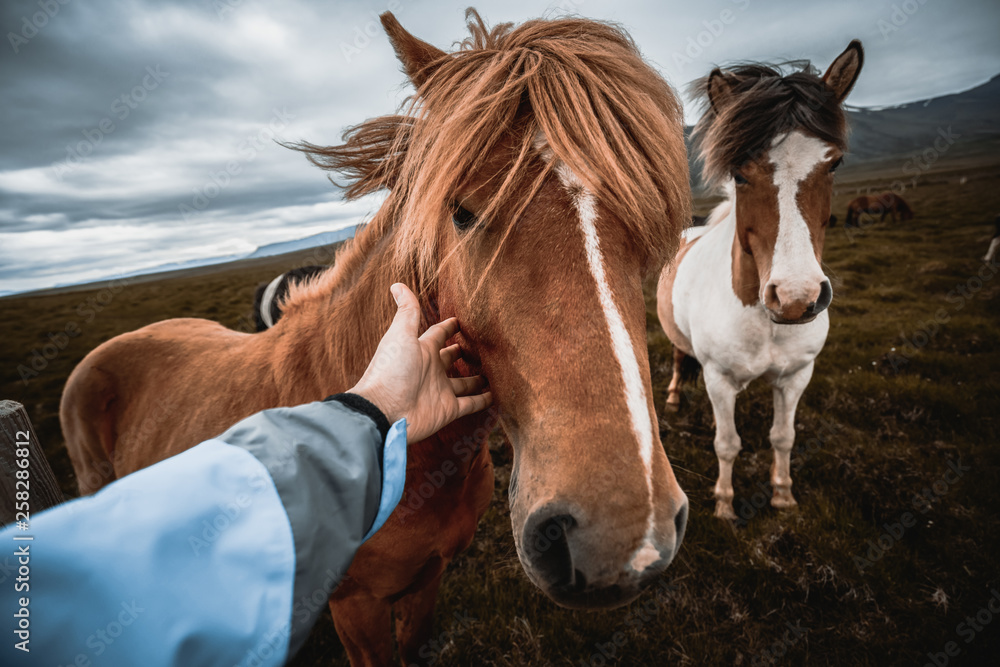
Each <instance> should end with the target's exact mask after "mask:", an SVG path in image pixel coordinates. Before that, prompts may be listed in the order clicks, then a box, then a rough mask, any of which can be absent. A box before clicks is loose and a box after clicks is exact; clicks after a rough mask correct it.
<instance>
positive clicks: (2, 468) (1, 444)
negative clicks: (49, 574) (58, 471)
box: [0, 401, 63, 525]
mask: <svg viewBox="0 0 1000 667" xmlns="http://www.w3.org/2000/svg"><path fill="white" fill-rule="evenodd" d="M17 450H21V451H20V452H18V451H17ZM18 454H27V456H18ZM19 460H27V467H22V466H21V465H18V461H19ZM19 470H27V471H28V472H27V475H25V474H23V473H22V475H21V476H22V477H25V479H23V480H19V479H18V477H17V472H18V471H19ZM19 481H23V482H28V484H27V489H26V488H25V484H21V485H20V486H18V485H17V483H18V482H19ZM24 491H27V492H28V495H27V496H26V497H27V501H26V502H27V507H28V509H29V512H30V514H31V515H35V514H38V513H40V512H41V511H42V510H46V509H48V508H49V507H52V506H53V505H58V504H59V503H61V502H62V501H63V494H62V491H60V490H59V484H58V483H57V482H56V476H55V475H54V474H53V473H52V468H51V467H49V462H48V461H47V460H46V458H45V452H43V451H42V445H41V443H40V442H38V437H37V436H36V435H35V429H34V428H32V426H31V422H30V421H29V420H28V413H27V412H25V410H24V406H23V405H21V404H20V403H18V402H16V401H0V524H2V525H6V524H8V523H13V522H14V520H15V516H16V515H17V512H18V511H20V510H18V509H17V503H18V502H25V501H24V500H21V501H18V500H17V493H19V492H21V493H23V492H24ZM24 497H25V496H22V498H24ZM22 507H24V506H22Z"/></svg>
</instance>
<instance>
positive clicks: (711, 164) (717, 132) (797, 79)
mask: <svg viewBox="0 0 1000 667" xmlns="http://www.w3.org/2000/svg"><path fill="white" fill-rule="evenodd" d="M785 69H791V71H790V72H789V73H787V74H786V73H785V72H784V70H783V68H782V66H777V65H768V64H764V63H743V64H738V65H735V66H733V67H729V68H726V69H725V72H726V74H727V78H728V79H729V81H731V82H732V89H731V91H730V94H729V96H728V98H727V99H728V102H727V103H723V104H722V105H721V108H716V107H715V106H714V105H712V104H710V103H708V81H709V78H710V77H705V78H702V79H699V80H697V81H695V82H693V83H692V85H691V92H692V94H693V95H694V97H695V98H696V99H700V100H702V101H703V102H705V103H706V107H707V108H706V111H705V113H704V115H702V117H701V119H700V120H699V121H698V123H697V124H696V125H695V129H694V134H693V138H694V141H695V146H696V148H697V150H698V155H699V159H700V160H701V161H702V162H703V164H704V166H705V171H704V173H705V178H706V180H707V181H708V182H709V183H711V184H715V185H719V184H722V183H725V182H726V181H727V180H728V179H729V178H730V176H731V173H732V170H734V169H736V168H738V167H739V166H740V165H742V164H744V163H745V162H747V161H749V160H753V159H757V158H759V157H760V156H762V155H763V154H764V153H766V152H767V151H768V150H769V148H770V147H771V144H772V142H773V140H774V139H775V137H778V136H780V135H783V134H788V133H790V132H792V131H794V130H800V131H802V132H803V133H805V134H807V135H811V136H815V137H816V138H818V139H821V140H823V141H826V142H829V143H830V144H833V145H834V146H836V147H837V148H838V149H840V150H842V151H844V150H846V149H847V118H846V115H845V114H844V110H843V108H842V107H841V105H840V103H839V101H838V100H837V96H836V93H834V92H833V90H832V89H830V88H829V87H828V86H827V85H826V84H825V83H824V82H823V80H822V79H821V78H820V76H819V75H818V73H817V71H816V70H815V69H814V68H813V67H812V66H811V65H810V64H809V63H808V62H807V61H796V62H793V63H787V64H786V66H785Z"/></svg>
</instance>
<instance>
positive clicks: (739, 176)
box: [733, 171, 748, 185]
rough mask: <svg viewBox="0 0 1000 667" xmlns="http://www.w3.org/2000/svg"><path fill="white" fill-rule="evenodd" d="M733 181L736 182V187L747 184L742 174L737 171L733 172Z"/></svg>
mask: <svg viewBox="0 0 1000 667" xmlns="http://www.w3.org/2000/svg"><path fill="white" fill-rule="evenodd" d="M733 180H734V181H736V185H746V184H747V183H748V181H747V179H745V178H743V174H741V173H740V172H738V171H734V172H733Z"/></svg>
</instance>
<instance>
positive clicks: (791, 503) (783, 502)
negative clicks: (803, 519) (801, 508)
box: [771, 491, 798, 510]
mask: <svg viewBox="0 0 1000 667" xmlns="http://www.w3.org/2000/svg"><path fill="white" fill-rule="evenodd" d="M796 505H798V502H796V501H795V496H793V495H792V492H791V491H775V492H774V495H773V496H771V507H773V508H775V509H779V510H786V509H789V508H792V507H795V506H796Z"/></svg>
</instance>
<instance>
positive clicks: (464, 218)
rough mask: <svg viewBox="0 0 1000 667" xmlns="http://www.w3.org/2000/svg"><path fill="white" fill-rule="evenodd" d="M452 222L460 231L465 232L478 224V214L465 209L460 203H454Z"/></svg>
mask: <svg viewBox="0 0 1000 667" xmlns="http://www.w3.org/2000/svg"><path fill="white" fill-rule="evenodd" d="M451 221H452V222H453V223H455V227H456V228H457V229H458V230H459V231H465V230H466V229H468V228H469V227H472V225H474V224H476V214H475V213H473V212H472V211H470V210H469V209H467V208H463V207H462V206H461V205H460V204H459V203H458V202H453V203H452V213H451Z"/></svg>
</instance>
